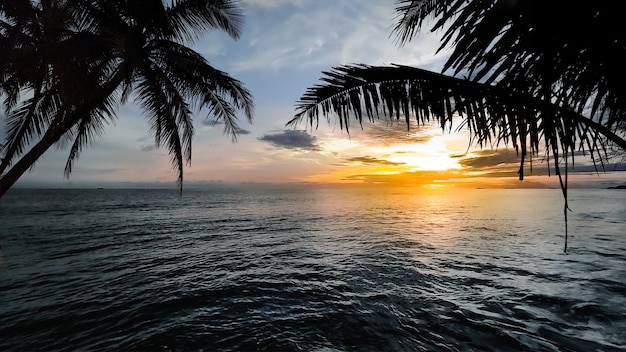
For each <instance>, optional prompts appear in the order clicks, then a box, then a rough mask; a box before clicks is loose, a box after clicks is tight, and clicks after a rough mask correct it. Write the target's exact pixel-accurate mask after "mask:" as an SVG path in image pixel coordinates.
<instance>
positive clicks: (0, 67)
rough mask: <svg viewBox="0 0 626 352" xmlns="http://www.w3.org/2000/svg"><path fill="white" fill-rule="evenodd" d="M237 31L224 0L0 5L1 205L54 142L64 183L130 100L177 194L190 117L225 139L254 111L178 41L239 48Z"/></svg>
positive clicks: (233, 6) (238, 18)
mask: <svg viewBox="0 0 626 352" xmlns="http://www.w3.org/2000/svg"><path fill="white" fill-rule="evenodd" d="M241 24H242V11H241V8H240V7H239V6H238V1H232V0H217V1H213V0H212V1H200V0H174V1H162V0H133V1H131V0H121V1H120V0H85V1H29V0H7V1H4V2H2V3H0V50H2V55H0V96H2V98H3V103H4V104H3V105H4V108H5V111H6V112H7V113H6V114H5V115H6V116H7V121H8V123H9V125H8V135H7V136H6V139H5V140H4V141H2V143H1V147H0V153H1V154H0V155H1V156H2V161H1V162H0V196H1V195H2V194H4V192H6V190H7V189H8V188H9V187H11V185H13V183H14V182H15V181H16V180H17V179H18V178H19V177H20V176H21V175H22V174H23V173H24V172H25V171H26V170H27V169H28V168H30V167H31V166H32V165H33V163H34V162H36V160H37V159H38V158H39V157H40V156H41V155H42V154H43V153H44V152H45V151H46V150H47V149H48V148H49V147H50V146H52V145H53V144H55V143H58V142H59V141H65V142H71V148H70V153H69V157H68V159H67V163H66V169H65V174H66V176H68V175H69V173H70V172H71V170H72V168H73V163H74V161H75V160H76V158H77V157H78V155H79V153H80V151H81V150H82V148H83V147H84V146H86V145H87V144H89V143H91V142H92V141H93V138H94V137H96V136H99V135H100V134H101V133H102V131H103V126H104V125H105V124H106V123H108V122H109V121H110V120H111V119H113V118H115V110H116V108H117V106H119V105H120V104H124V103H125V102H126V101H127V100H128V99H129V98H130V97H135V98H136V100H137V101H138V102H139V103H140V104H141V105H142V107H143V108H144V111H145V112H146V113H147V115H148V120H149V123H150V127H151V129H152V131H153V132H154V134H155V139H156V142H157V144H161V143H163V144H164V145H166V146H167V149H168V152H169V154H170V157H171V158H172V163H173V164H174V167H175V168H176V169H177V170H178V181H179V184H180V187H181V190H182V180H183V166H184V164H185V162H186V163H189V162H190V161H191V146H192V144H191V141H192V137H193V121H192V120H193V119H192V110H194V109H193V108H194V107H195V108H196V110H206V111H208V113H209V115H212V116H214V117H215V118H217V119H222V120H224V121H225V123H226V132H227V133H229V134H231V135H232V136H233V139H234V138H235V137H236V134H237V131H238V129H237V125H236V119H237V114H238V113H240V112H243V114H244V115H245V116H246V118H247V119H248V120H251V118H252V112H253V103H252V98H251V94H250V92H249V91H248V90H247V89H246V88H245V87H244V86H243V84H242V83H241V82H240V81H238V80H236V79H233V78H231V77H230V76H229V75H228V74H226V73H225V72H222V71H219V70H217V69H215V68H213V67H211V66H210V65H209V64H208V62H207V61H206V60H205V59H204V58H203V57H202V56H201V55H199V54H198V53H196V52H195V51H193V50H192V49H190V48H188V47H186V46H185V45H184V44H183V41H193V40H194V39H196V38H198V37H199V36H200V35H201V34H202V33H204V32H205V31H207V30H210V29H220V30H224V31H225V32H227V33H228V34H229V35H230V36H231V37H233V38H235V39H237V38H238V37H239V35H240V33H241ZM24 97H25V98H24ZM31 146H32V147H31ZM28 148H30V149H28Z"/></svg>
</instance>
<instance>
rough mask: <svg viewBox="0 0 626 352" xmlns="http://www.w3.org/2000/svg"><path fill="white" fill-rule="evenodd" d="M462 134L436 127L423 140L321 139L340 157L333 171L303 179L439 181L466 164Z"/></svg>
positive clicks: (329, 152) (324, 146) (326, 151)
mask: <svg viewBox="0 0 626 352" xmlns="http://www.w3.org/2000/svg"><path fill="white" fill-rule="evenodd" d="M456 140H458V136H455V135H453V134H442V133H441V132H440V131H432V132H431V133H429V135H428V136H427V137H426V138H424V137H421V139H420V140H411V139H405V140H402V141H395V140H378V141H372V140H371V139H366V140H361V139H359V138H351V139H342V138H337V137H336V136H332V135H331V136H330V137H328V138H327V139H326V140H324V141H323V142H322V143H321V146H322V149H323V153H324V154H325V155H329V156H333V157H335V158H337V159H339V160H340V162H338V163H336V164H335V165H334V168H333V170H332V171H330V172H325V173H320V174H316V175H309V176H307V177H306V178H305V179H302V181H305V182H316V183H317V182H319V183H373V184H376V183H393V184H416V183H417V184H421V185H428V184H435V183H437V181H438V180H439V179H440V178H441V177H442V176H443V178H444V179H446V178H447V177H453V176H457V175H458V173H459V172H461V169H462V166H461V165H460V164H459V160H458V159H459V158H457V157H454V155H456V154H458V148H457V149H456V150H453V149H451V148H456V146H453V147H450V145H454V144H455V143H456Z"/></svg>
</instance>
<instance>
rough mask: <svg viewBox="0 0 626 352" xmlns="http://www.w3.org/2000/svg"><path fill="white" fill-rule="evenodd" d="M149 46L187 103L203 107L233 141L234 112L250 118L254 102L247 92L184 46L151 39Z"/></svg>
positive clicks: (241, 85)
mask: <svg viewBox="0 0 626 352" xmlns="http://www.w3.org/2000/svg"><path fill="white" fill-rule="evenodd" d="M151 48H152V49H151V51H152V52H156V51H158V52H159V53H160V54H159V55H160V58H159V62H160V64H161V65H163V66H164V67H165V72H166V73H167V74H168V77H169V78H170V79H171V80H172V83H173V84H175V85H176V88H177V89H178V90H180V91H181V92H182V93H183V94H184V95H185V96H187V97H189V102H190V105H192V106H194V107H195V109H196V110H198V111H201V110H203V109H206V110H207V111H208V115H209V116H211V117H213V118H215V119H216V120H221V121H223V122H224V126H225V127H224V128H225V129H224V132H225V133H226V134H229V135H230V136H231V137H232V139H233V141H236V138H237V130H238V128H237V119H238V116H237V112H238V111H242V112H243V114H244V116H245V117H246V119H247V120H248V121H252V115H253V110H254V103H253V101H252V95H251V93H250V91H248V90H247V89H246V88H245V87H244V86H243V84H242V83H241V82H240V81H238V80H236V79H234V78H232V77H231V76H230V75H228V74H227V73H226V72H223V71H220V70H218V69H216V68H214V67H213V66H211V65H210V64H209V62H208V61H206V59H204V58H203V57H202V56H201V55H200V54H199V53H197V52H196V51H194V50H192V49H190V48H188V47H186V46H183V45H179V44H177V43H173V42H169V41H155V42H153V43H151Z"/></svg>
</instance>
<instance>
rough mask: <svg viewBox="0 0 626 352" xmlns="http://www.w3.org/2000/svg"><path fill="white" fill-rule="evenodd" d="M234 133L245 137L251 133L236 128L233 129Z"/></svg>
mask: <svg viewBox="0 0 626 352" xmlns="http://www.w3.org/2000/svg"><path fill="white" fill-rule="evenodd" d="M235 133H237V134H239V135H246V134H250V133H252V132H250V131H248V130H244V129H243V128H241V127H239V126H237V127H235Z"/></svg>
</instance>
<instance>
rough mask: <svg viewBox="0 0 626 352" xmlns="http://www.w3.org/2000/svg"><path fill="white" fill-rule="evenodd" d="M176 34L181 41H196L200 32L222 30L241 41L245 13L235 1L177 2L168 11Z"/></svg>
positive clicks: (200, 0) (182, 0) (187, 0)
mask: <svg viewBox="0 0 626 352" xmlns="http://www.w3.org/2000/svg"><path fill="white" fill-rule="evenodd" d="M167 13H168V16H169V18H170V23H171V25H172V27H173V30H174V33H175V34H176V36H177V37H178V38H180V39H186V40H193V39H196V38H197V37H198V36H199V34H200V32H202V31H206V30H211V29H221V30H223V31H225V32H226V33H228V35H230V36H231V37H232V38H234V39H239V36H240V35H241V28H242V26H243V11H242V9H241V7H239V4H238V1H233V0H211V1H206V0H176V1H173V6H172V7H171V8H169V9H168V11H167Z"/></svg>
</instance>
